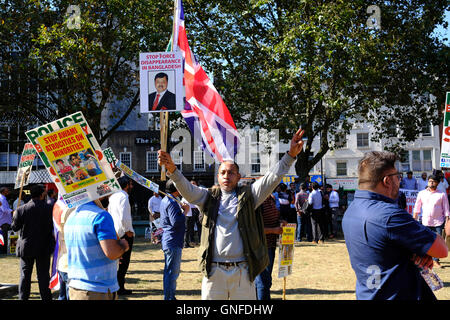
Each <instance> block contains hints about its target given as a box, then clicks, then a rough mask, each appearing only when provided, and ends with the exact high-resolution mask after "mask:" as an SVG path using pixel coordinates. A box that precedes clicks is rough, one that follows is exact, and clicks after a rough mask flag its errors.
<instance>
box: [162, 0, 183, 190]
mask: <svg viewBox="0 0 450 320" xmlns="http://www.w3.org/2000/svg"><path fill="white" fill-rule="evenodd" d="M177 4H178V1H177V0H174V1H173V24H172V51H174V49H175V45H176V39H175V27H176V18H175V15H176V13H177ZM159 121H160V128H161V150H162V151H164V152H167V133H168V131H169V112H167V111H163V112H161V113H160V114H159ZM161 181H166V168H165V166H164V165H163V166H161Z"/></svg>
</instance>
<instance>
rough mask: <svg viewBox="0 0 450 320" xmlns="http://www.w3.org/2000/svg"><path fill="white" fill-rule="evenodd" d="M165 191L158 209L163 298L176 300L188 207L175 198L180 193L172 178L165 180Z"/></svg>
mask: <svg viewBox="0 0 450 320" xmlns="http://www.w3.org/2000/svg"><path fill="white" fill-rule="evenodd" d="M166 192H167V193H168V194H170V195H168V196H166V197H165V198H164V199H163V200H162V201H161V210H160V214H161V218H160V219H161V227H162V229H163V230H164V232H163V235H162V242H161V244H162V250H163V252H164V275H163V288H164V300H176V299H175V290H176V288H177V279H178V276H179V275H180V266H181V252H182V250H183V241H184V231H185V215H186V213H187V212H188V211H189V208H190V207H189V204H187V203H183V204H181V202H178V201H177V200H175V199H178V198H179V196H180V193H179V192H178V190H177V188H175V184H174V183H173V181H172V180H169V181H167V183H166ZM178 200H179V199H178ZM180 206H181V207H180Z"/></svg>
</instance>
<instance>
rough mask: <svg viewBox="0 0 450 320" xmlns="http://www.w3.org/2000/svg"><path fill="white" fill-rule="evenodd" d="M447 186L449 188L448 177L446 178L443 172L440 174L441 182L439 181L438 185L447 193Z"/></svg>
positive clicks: (440, 189) (439, 188)
mask: <svg viewBox="0 0 450 320" xmlns="http://www.w3.org/2000/svg"><path fill="white" fill-rule="evenodd" d="M447 188H448V182H447V179H445V177H444V173H441V175H440V182H439V184H438V186H437V190H438V191H440V192H443V193H445V194H447Z"/></svg>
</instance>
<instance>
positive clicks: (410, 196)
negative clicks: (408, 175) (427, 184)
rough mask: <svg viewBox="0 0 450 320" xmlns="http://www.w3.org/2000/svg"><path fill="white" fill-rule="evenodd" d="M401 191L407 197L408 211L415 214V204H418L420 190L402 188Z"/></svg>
mask: <svg viewBox="0 0 450 320" xmlns="http://www.w3.org/2000/svg"><path fill="white" fill-rule="evenodd" d="M400 191H402V192H403V193H404V194H405V197H406V211H408V212H409V213H410V214H413V210H414V205H415V204H416V199H417V194H418V193H419V190H407V189H400Z"/></svg>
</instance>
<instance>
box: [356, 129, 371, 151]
mask: <svg viewBox="0 0 450 320" xmlns="http://www.w3.org/2000/svg"><path fill="white" fill-rule="evenodd" d="M356 146H357V147H358V148H367V147H368V146H369V133H367V132H366V133H357V134H356Z"/></svg>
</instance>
